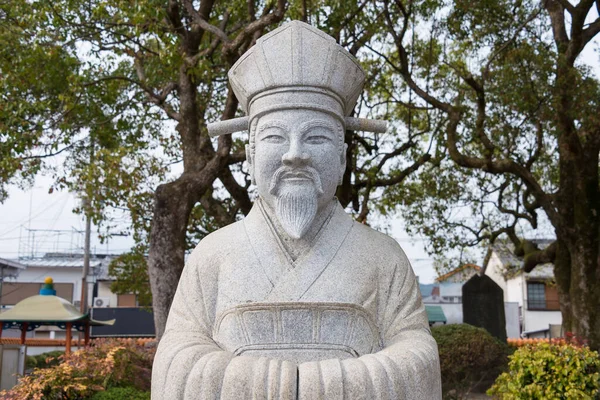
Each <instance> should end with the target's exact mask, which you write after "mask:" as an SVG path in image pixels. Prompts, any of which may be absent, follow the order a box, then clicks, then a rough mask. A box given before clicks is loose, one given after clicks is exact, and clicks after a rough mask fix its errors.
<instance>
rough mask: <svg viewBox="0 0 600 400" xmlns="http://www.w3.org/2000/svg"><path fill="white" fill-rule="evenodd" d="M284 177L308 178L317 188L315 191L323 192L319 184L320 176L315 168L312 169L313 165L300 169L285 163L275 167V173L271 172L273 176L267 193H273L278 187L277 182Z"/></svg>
mask: <svg viewBox="0 0 600 400" xmlns="http://www.w3.org/2000/svg"><path fill="white" fill-rule="evenodd" d="M286 178H292V179H293V178H302V179H309V180H311V181H312V182H313V184H314V185H315V189H316V190H317V193H318V194H323V185H322V184H321V177H320V176H319V173H318V172H317V170H316V169H314V168H313V167H309V166H306V167H303V168H301V169H299V168H290V167H288V166H285V165H284V166H282V167H279V169H277V171H275V173H274V174H273V178H272V179H271V184H270V185H269V193H271V194H274V193H275V192H276V191H277V189H278V186H279V182H280V181H281V180H282V179H286Z"/></svg>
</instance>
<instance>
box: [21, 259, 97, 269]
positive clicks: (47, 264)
mask: <svg viewBox="0 0 600 400" xmlns="http://www.w3.org/2000/svg"><path fill="white" fill-rule="evenodd" d="M19 262H20V263H21V264H23V265H25V266H26V267H34V268H35V267H38V268H83V258H32V259H23V260H19ZM100 264H102V260H94V259H91V260H90V267H91V268H95V267H98V266H99V265H100Z"/></svg>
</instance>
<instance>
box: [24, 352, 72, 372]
mask: <svg viewBox="0 0 600 400" xmlns="http://www.w3.org/2000/svg"><path fill="white" fill-rule="evenodd" d="M63 354H65V352H64V351H60V350H55V351H49V352H47V353H42V354H38V355H37V356H27V358H26V359H25V369H33V368H48V367H52V366H54V365H58V364H60V362H61V360H60V358H59V357H60V356H62V355H63Z"/></svg>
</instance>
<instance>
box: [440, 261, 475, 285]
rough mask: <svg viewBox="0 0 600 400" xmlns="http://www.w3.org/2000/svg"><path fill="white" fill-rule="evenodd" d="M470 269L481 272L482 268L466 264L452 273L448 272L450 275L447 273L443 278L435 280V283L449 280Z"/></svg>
mask: <svg viewBox="0 0 600 400" xmlns="http://www.w3.org/2000/svg"><path fill="white" fill-rule="evenodd" d="M468 269H474V270H475V272H479V271H481V267H480V266H478V265H475V264H464V265H461V266H460V267H458V268H454V269H453V270H452V271H450V272H448V273H446V274H444V275H442V276H438V277H437V278H436V279H435V281H436V282H443V281H445V280H447V279H449V278H450V277H451V276H453V275H456V274H458V273H459V272H463V271H465V270H468Z"/></svg>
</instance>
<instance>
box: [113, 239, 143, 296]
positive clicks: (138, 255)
mask: <svg viewBox="0 0 600 400" xmlns="http://www.w3.org/2000/svg"><path fill="white" fill-rule="evenodd" d="M146 254H147V251H146V249H145V248H144V247H143V246H140V245H138V246H135V247H134V248H133V249H132V250H131V251H129V252H127V253H124V254H121V255H120V256H118V257H116V258H115V259H114V260H112V261H111V262H110V265H109V266H108V274H109V275H110V276H113V277H115V278H116V280H115V281H114V282H113V283H112V284H111V285H110V290H111V291H112V292H113V293H116V294H130V293H133V294H135V295H136V296H137V301H138V303H139V305H140V306H149V305H151V304H152V293H151V292H150V282H149V279H148V273H147V271H148V264H147V262H146V258H147V256H146Z"/></svg>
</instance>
